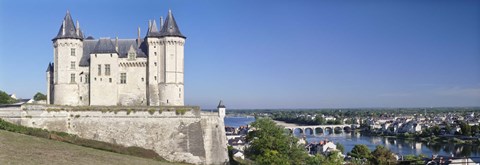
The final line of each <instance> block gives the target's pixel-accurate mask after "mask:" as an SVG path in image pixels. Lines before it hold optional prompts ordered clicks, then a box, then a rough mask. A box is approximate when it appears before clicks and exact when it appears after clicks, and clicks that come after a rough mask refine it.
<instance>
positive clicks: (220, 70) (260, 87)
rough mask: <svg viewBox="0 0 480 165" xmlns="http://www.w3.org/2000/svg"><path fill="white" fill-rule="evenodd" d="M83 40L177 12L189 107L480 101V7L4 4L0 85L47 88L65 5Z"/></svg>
mask: <svg viewBox="0 0 480 165" xmlns="http://www.w3.org/2000/svg"><path fill="white" fill-rule="evenodd" d="M67 9H68V10H70V12H71V14H72V17H73V19H74V20H79V21H80V26H81V28H82V30H83V31H84V34H86V35H91V36H94V37H95V38H99V37H112V38H114V37H115V36H118V37H119V38H136V29H137V27H138V26H140V27H141V28H142V36H144V35H145V31H146V28H147V24H148V20H149V19H156V20H157V22H158V20H159V17H160V16H165V15H166V14H167V11H168V9H172V11H173V14H174V16H175V18H176V20H177V23H178V25H179V26H180V29H181V31H182V33H183V34H184V35H186V36H187V37H188V38H187V41H186V48H185V67H186V69H185V72H186V73H185V82H186V84H185V97H186V100H185V101H186V104H189V105H200V106H202V108H213V107H215V106H216V104H217V103H218V100H220V99H223V100H224V102H225V104H226V106H227V107H228V108H237V109H238V108H332V107H334V108H347V107H436V106H480V1H476V0H456V1H437V0H432V1H426V0H405V1H383V0H378V1H356V0H353V1H336V0H331V1H320V0H318V1H317V0H311V1H306V0H305V1H303V0H302V1H287V0H278V1H255V0H242V1H213V0H209V1H186V0H185V1H183V0H180V1H177V0H175V1H173V0H171V1H143V0H140V1H105V0H101V1H95V2H93V1H86V0H83V1H82V0H79V1H52V0H48V1H41V2H37V1H23V0H15V1H0V38H1V40H0V89H1V90H4V91H7V92H8V93H16V94H17V95H18V96H20V97H24V98H27V97H32V96H33V95H34V94H35V93H36V92H37V91H41V92H44V93H45V91H46V83H45V69H46V67H47V65H48V63H49V62H51V61H53V47H52V42H51V39H52V38H53V37H54V36H55V35H56V34H57V32H58V29H59V27H60V25H61V23H62V19H63V17H64V15H65V13H66V10H67Z"/></svg>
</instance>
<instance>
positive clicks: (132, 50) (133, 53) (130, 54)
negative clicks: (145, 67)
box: [127, 45, 137, 60]
mask: <svg viewBox="0 0 480 165" xmlns="http://www.w3.org/2000/svg"><path fill="white" fill-rule="evenodd" d="M127 55H128V59H129V60H135V58H137V53H136V51H135V48H133V45H130V49H128V54H127Z"/></svg>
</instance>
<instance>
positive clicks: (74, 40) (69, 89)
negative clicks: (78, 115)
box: [50, 11, 83, 105]
mask: <svg viewBox="0 0 480 165" xmlns="http://www.w3.org/2000/svg"><path fill="white" fill-rule="evenodd" d="M79 25H80V23H79V22H78V21H77V27H75V24H74V22H73V19H72V17H71V15H70V12H69V11H67V14H66V15H65V17H64V19H63V21H62V25H61V26H60V29H59V31H58V33H57V36H55V38H53V39H52V41H53V47H54V64H53V67H52V68H53V88H54V90H53V92H54V93H53V95H51V96H54V97H51V98H50V99H52V100H51V101H52V102H53V103H54V104H59V105H77V104H78V103H79V95H78V85H77V84H78V83H79V63H80V59H81V57H82V55H83V34H82V31H81V30H80V28H79V27H78V26H79Z"/></svg>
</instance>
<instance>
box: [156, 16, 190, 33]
mask: <svg viewBox="0 0 480 165" xmlns="http://www.w3.org/2000/svg"><path fill="white" fill-rule="evenodd" d="M160 36H161V37H170V36H173V37H182V38H187V37H185V36H184V35H183V34H182V33H181V32H180V29H179V28H178V26H177V22H175V18H174V17H173V14H172V11H171V10H168V15H167V19H165V23H164V24H163V27H162V29H161V30H160Z"/></svg>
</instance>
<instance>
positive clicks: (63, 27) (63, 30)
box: [62, 20, 65, 35]
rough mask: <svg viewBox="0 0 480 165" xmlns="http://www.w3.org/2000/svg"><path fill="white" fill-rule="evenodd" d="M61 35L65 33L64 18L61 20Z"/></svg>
mask: <svg viewBox="0 0 480 165" xmlns="http://www.w3.org/2000/svg"><path fill="white" fill-rule="evenodd" d="M62 35H65V20H63V22H62Z"/></svg>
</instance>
